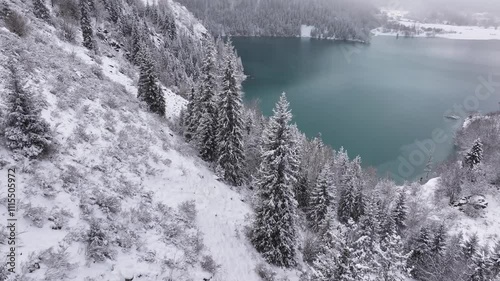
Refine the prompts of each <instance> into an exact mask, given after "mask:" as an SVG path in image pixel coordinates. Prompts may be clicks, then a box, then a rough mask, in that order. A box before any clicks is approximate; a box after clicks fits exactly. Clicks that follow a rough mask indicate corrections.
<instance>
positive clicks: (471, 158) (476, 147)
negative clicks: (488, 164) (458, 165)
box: [464, 139, 483, 170]
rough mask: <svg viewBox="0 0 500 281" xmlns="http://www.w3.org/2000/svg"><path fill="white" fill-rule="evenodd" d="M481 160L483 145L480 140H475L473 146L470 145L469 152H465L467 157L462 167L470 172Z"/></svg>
mask: <svg viewBox="0 0 500 281" xmlns="http://www.w3.org/2000/svg"><path fill="white" fill-rule="evenodd" d="M482 159H483V144H482V142H481V139H476V140H475V141H474V144H473V145H472V148H471V150H470V151H469V152H467V155H465V159H464V166H466V167H468V168H469V169H471V170H472V169H473V168H474V167H475V166H476V165H477V164H479V163H481V160H482Z"/></svg>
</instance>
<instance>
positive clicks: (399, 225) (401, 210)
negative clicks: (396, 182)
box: [392, 190, 408, 235]
mask: <svg viewBox="0 0 500 281" xmlns="http://www.w3.org/2000/svg"><path fill="white" fill-rule="evenodd" d="M392 216H393V218H394V224H395V226H396V231H397V233H398V234H399V235H401V233H402V231H403V230H404V229H405V227H406V218H407V217H408V207H407V206H406V193H405V191H404V190H402V191H401V192H399V194H398V197H397V199H396V206H394V209H393V210H392Z"/></svg>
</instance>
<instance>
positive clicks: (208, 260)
mask: <svg viewBox="0 0 500 281" xmlns="http://www.w3.org/2000/svg"><path fill="white" fill-rule="evenodd" d="M200 265H201V268H202V269H203V270H205V271H206V272H208V273H211V274H212V275H215V273H216V272H217V270H219V268H220V267H221V265H220V264H218V263H217V262H215V260H214V258H213V257H212V256H211V255H205V256H203V258H202V259H201V262H200Z"/></svg>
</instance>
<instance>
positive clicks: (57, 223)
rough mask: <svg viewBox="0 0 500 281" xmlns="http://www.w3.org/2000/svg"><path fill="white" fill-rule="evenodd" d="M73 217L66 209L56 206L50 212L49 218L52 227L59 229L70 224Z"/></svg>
mask: <svg viewBox="0 0 500 281" xmlns="http://www.w3.org/2000/svg"><path fill="white" fill-rule="evenodd" d="M72 217H73V214H72V213H71V212H70V211H69V210H66V209H58V208H54V209H52V211H51V212H50V215H49V217H48V220H49V221H51V222H52V226H51V228H52V229H55V230H58V229H63V228H65V227H66V226H68V221H69V219H70V218H72Z"/></svg>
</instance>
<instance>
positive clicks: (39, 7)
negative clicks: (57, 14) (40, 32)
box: [33, 0, 50, 20]
mask: <svg viewBox="0 0 500 281" xmlns="http://www.w3.org/2000/svg"><path fill="white" fill-rule="evenodd" d="M33 13H34V14H35V17H37V18H39V19H42V20H49V19H50V11H49V9H48V8H47V6H45V0H33Z"/></svg>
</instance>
